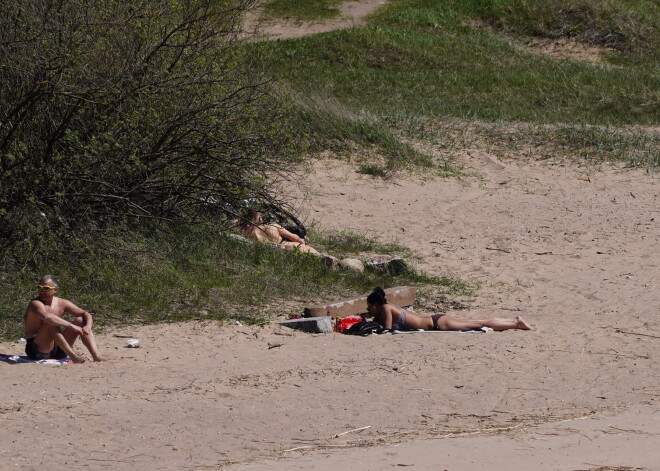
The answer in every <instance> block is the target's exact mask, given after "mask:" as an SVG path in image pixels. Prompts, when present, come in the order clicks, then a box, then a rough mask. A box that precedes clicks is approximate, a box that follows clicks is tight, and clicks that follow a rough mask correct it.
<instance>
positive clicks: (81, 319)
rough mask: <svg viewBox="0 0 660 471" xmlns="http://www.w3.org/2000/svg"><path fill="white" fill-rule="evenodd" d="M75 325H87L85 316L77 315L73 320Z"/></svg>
mask: <svg viewBox="0 0 660 471" xmlns="http://www.w3.org/2000/svg"><path fill="white" fill-rule="evenodd" d="M71 323H72V324H73V325H77V326H78V327H82V326H84V325H85V318H84V317H76V318H75V319H74V320H73V322H71Z"/></svg>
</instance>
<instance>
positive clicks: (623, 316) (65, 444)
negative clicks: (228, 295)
mask: <svg viewBox="0 0 660 471" xmlns="http://www.w3.org/2000/svg"><path fill="white" fill-rule="evenodd" d="M475 155H476V157H474V156H473V157H474V158H473V159H472V160H469V159H470V158H471V157H469V156H468V157H466V161H465V164H466V166H467V168H470V169H471V170H470V176H467V177H465V178H462V179H460V180H455V179H454V180H448V179H424V180H422V179H421V178H416V177H410V176H409V177H401V178H397V179H396V180H395V181H382V180H378V179H373V178H370V177H367V176H364V175H359V174H357V173H356V172H355V171H354V169H353V168H351V167H349V166H348V165H347V164H345V163H342V162H340V161H336V160H326V161H319V162H318V163H317V164H316V166H315V169H314V170H313V172H312V173H311V174H310V175H309V176H308V177H307V180H306V185H307V187H308V189H309V193H308V194H309V195H310V196H309V198H308V199H307V200H306V201H305V203H304V212H305V214H306V215H307V220H308V221H315V223H316V224H317V226H318V227H320V228H322V229H326V230H337V229H342V230H353V231H358V232H362V233H366V234H367V235H369V236H373V237H379V238H381V239H383V240H396V241H398V242H399V243H401V244H405V245H407V246H409V247H411V248H412V249H413V250H414V251H415V254H416V255H417V258H416V259H415V260H414V263H415V265H416V267H417V268H418V269H420V270H423V271H425V272H427V273H432V274H439V275H453V276H456V277H459V278H461V279H464V280H467V281H470V282H473V283H479V284H480V288H479V289H478V292H477V294H476V296H475V297H473V298H471V299H464V300H461V302H462V303H463V305H464V306H465V307H466V309H461V310H459V311H456V312H451V314H453V315H455V316H458V317H466V318H479V317H486V316H499V317H511V316H513V315H523V316H524V317H525V318H526V319H527V320H528V321H529V322H530V323H531V324H532V325H533V326H534V327H535V330H534V331H531V332H525V331H506V332H491V333H487V334H414V335H399V336H392V335H390V336H373V337H366V338H362V337H357V338H356V337H350V336H344V335H340V334H328V335H318V334H317V335H312V334H305V333H301V332H295V331H291V330H289V329H287V328H284V327H281V326H280V325H279V324H278V323H277V320H278V319H277V318H275V319H274V322H273V323H271V324H270V325H268V326H265V327H258V326H243V325H236V324H226V325H218V324H217V323H215V322H190V323H182V324H168V325H158V326H140V327H121V328H116V329H110V330H108V331H107V332H104V333H103V334H101V335H100V336H99V344H100V345H101V346H102V349H103V350H104V352H105V353H107V354H110V355H112V356H113V357H114V360H113V361H111V362H108V363H100V364H93V363H92V364H84V365H62V366H52V365H34V364H18V365H10V364H7V363H0V371H1V374H2V378H3V381H2V382H1V384H0V392H1V393H2V397H3V398H4V400H3V403H2V406H1V407H0V417H1V418H2V424H3V427H2V428H1V429H0V430H1V431H0V441H1V443H2V446H0V463H1V465H0V468H2V469H26V470H27V469H38V468H42V467H44V466H48V467H50V468H52V469H65V468H68V469H79V468H83V467H85V468H91V469H105V468H111V469H133V468H135V467H136V466H138V467H140V468H141V469H154V470H155V469H159V470H166V469H200V470H201V469H314V470H325V469H328V470H329V469H343V468H346V467H349V466H350V467H351V468H352V469H364V470H366V469H384V468H386V467H389V466H398V465H400V464H402V465H414V466H415V469H452V470H454V469H480V468H481V469H484V466H486V465H487V467H488V469H511V463H520V466H517V467H521V468H525V467H527V468H532V469H571V470H573V469H575V470H577V469H580V470H582V469H588V470H596V469H649V470H650V469H654V463H657V462H660V452H659V451H658V449H657V446H652V443H657V439H658V435H659V434H660V413H659V407H658V393H659V392H660V391H659V388H660V384H659V382H658V377H660V375H659V367H658V363H657V358H658V348H659V346H660V328H659V325H658V305H660V303H659V296H658V277H659V275H660V269H659V264H658V253H659V251H658V248H659V247H660V244H659V243H658V242H659V238H660V235H659V233H658V230H657V218H658V212H659V211H658V208H660V204H659V192H658V185H657V183H658V182H657V176H656V175H654V174H647V173H646V172H644V171H641V170H621V169H614V168H609V169H593V168H591V169H588V168H580V167H576V166H572V165H564V164H558V163H554V164H552V163H548V162H545V163H543V164H540V163H537V162H521V161H510V162H499V161H497V160H496V159H495V158H494V157H492V156H490V157H489V161H490V162H492V163H497V165H491V166H486V165H483V159H484V155H483V154H475ZM310 301H312V300H310ZM432 301H433V300H425V303H427V305H428V304H429V303H432ZM422 304H423V303H422ZM302 307H303V306H300V310H301V311H302ZM416 309H417V310H418V312H420V313H422V314H424V313H425V307H424V305H420V306H417V307H416ZM126 336H129V337H135V338H139V339H140V348H136V349H129V348H126V347H125V345H126ZM22 349H23V344H20V343H2V344H0V351H1V352H3V353H9V354H20V353H22ZM356 429H361V430H356ZM347 431H348V432H349V433H345V432H347ZM37 444H38V445H37ZM655 466H657V465H655ZM655 469H657V467H656V468H655Z"/></svg>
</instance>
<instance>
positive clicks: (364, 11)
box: [245, 0, 387, 39]
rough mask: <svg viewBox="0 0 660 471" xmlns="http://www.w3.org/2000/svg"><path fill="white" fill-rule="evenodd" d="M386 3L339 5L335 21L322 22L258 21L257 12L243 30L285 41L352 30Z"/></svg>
mask: <svg viewBox="0 0 660 471" xmlns="http://www.w3.org/2000/svg"><path fill="white" fill-rule="evenodd" d="M386 3H387V1H385V0H360V1H349V2H344V3H342V4H341V6H340V8H339V10H340V15H339V17H338V18H336V19H332V20H327V21H323V22H308V21H304V22H301V21H294V20H291V21H282V20H279V19H277V20H272V19H266V20H263V19H260V15H261V12H260V11H259V10H257V11H256V12H255V13H254V14H252V15H250V16H249V17H248V18H247V21H246V25H245V29H246V30H247V31H255V30H256V37H257V38H264V39H287V38H301V37H303V36H309V35H312V34H318V33H327V32H328V31H334V30H337V29H345V28H352V27H355V26H361V25H363V24H364V19H365V18H366V17H367V16H368V15H369V14H371V13H373V12H374V11H376V9H377V8H378V7H380V6H383V5H385V4H386Z"/></svg>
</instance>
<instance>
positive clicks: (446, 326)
mask: <svg viewBox="0 0 660 471" xmlns="http://www.w3.org/2000/svg"><path fill="white" fill-rule="evenodd" d="M438 327H440V330H474V329H480V328H482V327H490V328H491V329H493V330H508V329H522V330H531V328H532V327H531V326H530V325H529V324H528V323H527V322H525V321H524V320H523V318H522V317H520V316H517V317H515V318H514V319H501V318H498V317H493V318H490V319H475V320H462V319H454V318H453V317H450V316H442V317H441V318H440V319H438Z"/></svg>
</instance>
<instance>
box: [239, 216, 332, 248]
mask: <svg viewBox="0 0 660 471" xmlns="http://www.w3.org/2000/svg"><path fill="white" fill-rule="evenodd" d="M238 229H239V231H240V232H241V233H242V234H243V235H244V236H245V237H247V238H248V239H252V240H256V241H257V242H263V243H269V242H273V243H275V244H278V245H280V246H281V247H284V248H285V249H289V250H299V251H301V252H305V253H312V254H318V253H319V252H318V250H316V249H315V248H314V247H312V246H310V245H307V244H306V243H305V239H303V238H302V237H300V236H299V235H296V234H294V233H293V232H290V231H288V230H286V229H285V228H283V227H282V226H280V225H279V224H277V223H274V222H270V223H264V218H263V216H262V215H261V213H259V212H258V211H250V213H249V214H248V222H245V223H243V224H241V225H240V226H239V227H238Z"/></svg>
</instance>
